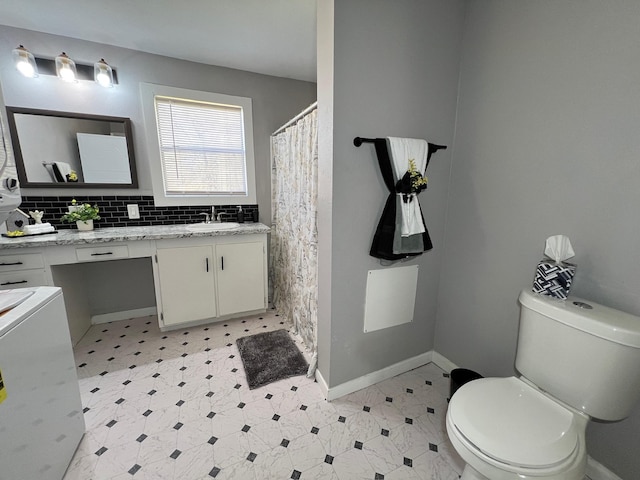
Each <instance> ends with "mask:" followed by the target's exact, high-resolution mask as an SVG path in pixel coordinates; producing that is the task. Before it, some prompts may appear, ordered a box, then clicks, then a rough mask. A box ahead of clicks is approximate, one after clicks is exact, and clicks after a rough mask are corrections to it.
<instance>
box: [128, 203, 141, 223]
mask: <svg viewBox="0 0 640 480" xmlns="http://www.w3.org/2000/svg"><path fill="white" fill-rule="evenodd" d="M127 212H129V219H130V220H137V219H138V218H140V209H139V208H138V205H137V204H135V203H133V204H129V205H127Z"/></svg>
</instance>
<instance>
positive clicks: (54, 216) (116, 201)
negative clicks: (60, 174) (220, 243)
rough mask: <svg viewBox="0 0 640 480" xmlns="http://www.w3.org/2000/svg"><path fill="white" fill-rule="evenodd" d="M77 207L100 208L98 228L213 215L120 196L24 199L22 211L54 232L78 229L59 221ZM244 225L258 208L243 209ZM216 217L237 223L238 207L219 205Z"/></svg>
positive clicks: (200, 208)
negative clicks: (132, 213)
mask: <svg viewBox="0 0 640 480" xmlns="http://www.w3.org/2000/svg"><path fill="white" fill-rule="evenodd" d="M74 198H75V199H76V200H77V201H78V203H90V204H92V205H93V204H97V205H98V207H99V208H100V217H101V218H100V220H98V221H96V222H94V224H95V228H105V227H131V226H149V225H178V224H185V223H196V222H200V221H203V220H204V216H203V215H200V212H207V213H211V206H210V205H209V206H206V205H203V206H195V207H194V206H189V207H157V206H156V205H154V203H153V197H152V196H151V195H149V196H146V195H117V196H107V195H102V196H82V195H76V196H75V197H37V196H29V195H27V196H23V197H22V204H21V205H20V210H22V211H23V212H25V213H29V210H31V211H33V210H40V211H44V216H43V218H42V221H43V222H50V223H51V224H52V225H53V226H54V227H55V228H58V229H61V228H76V226H75V224H69V223H63V222H61V221H60V217H62V215H64V214H65V213H66V212H67V207H68V206H69V205H71V200H73V199H74ZM128 204H137V205H138V208H139V210H140V218H139V219H136V220H130V219H129V215H128V212H127V205H128ZM242 210H243V212H244V219H245V222H250V221H253V219H254V218H255V219H257V218H258V205H242ZM216 213H222V214H223V215H222V221H223V222H235V221H237V214H238V206H237V205H219V206H218V205H216Z"/></svg>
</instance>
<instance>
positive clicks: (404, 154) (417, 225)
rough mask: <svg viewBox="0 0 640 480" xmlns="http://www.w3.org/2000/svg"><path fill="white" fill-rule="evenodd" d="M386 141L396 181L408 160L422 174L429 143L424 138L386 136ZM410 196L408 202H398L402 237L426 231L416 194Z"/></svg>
mask: <svg viewBox="0 0 640 480" xmlns="http://www.w3.org/2000/svg"><path fill="white" fill-rule="evenodd" d="M387 141H388V144H389V155H390V157H391V164H392V165H393V171H394V173H395V176H396V181H398V180H400V179H401V178H402V177H404V175H405V173H407V170H409V160H413V161H414V162H415V165H416V170H417V171H418V172H420V174H421V175H424V173H425V170H426V168H427V155H428V153H429V143H428V142H427V141H426V140H421V139H418V138H399V137H388V138H387ZM399 195H401V194H399ZM412 197H413V198H412V199H411V201H410V202H404V200H403V201H402V202H400V204H401V209H400V215H402V229H401V232H400V233H401V235H402V236H403V237H409V236H411V235H417V234H419V233H424V232H425V231H426V230H425V228H424V222H423V221H422V214H421V212H420V203H419V202H418V197H417V195H412Z"/></svg>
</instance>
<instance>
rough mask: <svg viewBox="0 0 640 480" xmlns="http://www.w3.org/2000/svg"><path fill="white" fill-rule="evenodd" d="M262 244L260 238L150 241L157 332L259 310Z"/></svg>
mask: <svg viewBox="0 0 640 480" xmlns="http://www.w3.org/2000/svg"><path fill="white" fill-rule="evenodd" d="M266 244H267V242H266V235H264V234H260V235H232V236H216V237H206V238H194V239H188V240H187V239H181V240H180V241H179V243H178V241H176V240H166V241H158V242H156V245H157V254H156V262H155V267H154V273H155V275H156V279H155V282H156V303H157V306H158V315H159V319H160V326H161V328H163V327H164V329H169V328H172V327H173V326H177V325H181V326H183V325H185V324H197V323H204V322H207V321H215V320H218V319H219V320H222V319H226V318H231V317H233V316H238V315H240V314H251V313H256V312H264V311H265V310H266V308H267V266H266V265H267V259H266Z"/></svg>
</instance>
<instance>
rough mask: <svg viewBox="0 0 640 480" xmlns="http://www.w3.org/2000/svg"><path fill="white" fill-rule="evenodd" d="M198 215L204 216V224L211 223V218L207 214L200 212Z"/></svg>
mask: <svg viewBox="0 0 640 480" xmlns="http://www.w3.org/2000/svg"><path fill="white" fill-rule="evenodd" d="M198 215H204V223H211V217H210V216H209V214H208V213H207V212H200V213H199V214H198Z"/></svg>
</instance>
